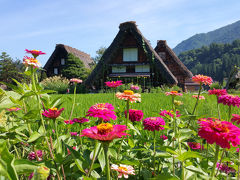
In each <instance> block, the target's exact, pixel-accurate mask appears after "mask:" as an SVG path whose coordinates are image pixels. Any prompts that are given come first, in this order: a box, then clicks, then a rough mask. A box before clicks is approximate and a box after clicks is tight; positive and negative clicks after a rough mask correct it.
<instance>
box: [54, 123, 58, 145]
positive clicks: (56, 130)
mask: <svg viewBox="0 0 240 180" xmlns="http://www.w3.org/2000/svg"><path fill="white" fill-rule="evenodd" d="M53 121H54V126H55V132H56V135H57V142H58V129H57V128H58V127H57V120H56V119H54V120H53Z"/></svg>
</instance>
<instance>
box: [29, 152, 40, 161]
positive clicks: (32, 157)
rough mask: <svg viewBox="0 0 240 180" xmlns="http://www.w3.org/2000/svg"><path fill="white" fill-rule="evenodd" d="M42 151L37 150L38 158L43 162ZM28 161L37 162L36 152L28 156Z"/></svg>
mask: <svg viewBox="0 0 240 180" xmlns="http://www.w3.org/2000/svg"><path fill="white" fill-rule="evenodd" d="M42 155H43V154H42V150H37V157H38V158H39V159H40V160H41V158H42ZM28 159H29V160H31V161H32V160H35V159H36V153H35V152H34V151H31V152H30V153H29V154H28Z"/></svg>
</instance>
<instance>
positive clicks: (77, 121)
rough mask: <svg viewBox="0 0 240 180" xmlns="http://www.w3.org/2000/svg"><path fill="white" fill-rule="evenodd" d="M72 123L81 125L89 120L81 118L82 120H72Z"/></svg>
mask: <svg viewBox="0 0 240 180" xmlns="http://www.w3.org/2000/svg"><path fill="white" fill-rule="evenodd" d="M72 121H73V122H74V123H80V124H82V123H85V122H88V121H89V119H87V118H84V117H82V118H74V119H73V120H72Z"/></svg>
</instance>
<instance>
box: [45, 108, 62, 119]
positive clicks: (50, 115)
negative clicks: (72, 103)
mask: <svg viewBox="0 0 240 180" xmlns="http://www.w3.org/2000/svg"><path fill="white" fill-rule="evenodd" d="M63 110H64V108H62V109H60V110H58V109H57V108H50V109H48V111H47V110H45V111H43V113H42V115H43V116H45V117H48V118H50V119H56V118H57V117H58V116H60V114H61V113H62V111H63Z"/></svg>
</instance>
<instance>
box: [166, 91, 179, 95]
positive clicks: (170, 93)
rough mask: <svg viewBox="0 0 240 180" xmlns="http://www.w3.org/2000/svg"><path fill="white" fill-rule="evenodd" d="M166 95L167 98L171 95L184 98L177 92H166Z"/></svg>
mask: <svg viewBox="0 0 240 180" xmlns="http://www.w3.org/2000/svg"><path fill="white" fill-rule="evenodd" d="M165 95H166V96H169V95H171V96H182V95H183V94H182V93H179V92H177V91H171V92H166V93H165Z"/></svg>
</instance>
